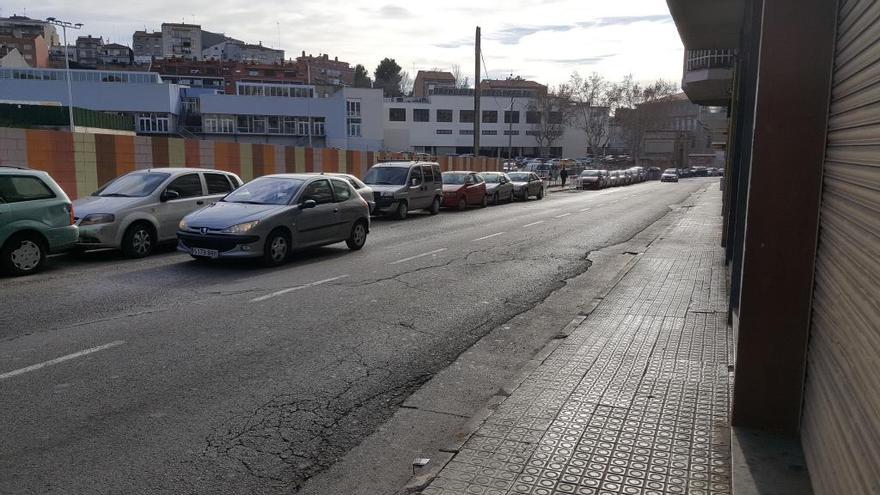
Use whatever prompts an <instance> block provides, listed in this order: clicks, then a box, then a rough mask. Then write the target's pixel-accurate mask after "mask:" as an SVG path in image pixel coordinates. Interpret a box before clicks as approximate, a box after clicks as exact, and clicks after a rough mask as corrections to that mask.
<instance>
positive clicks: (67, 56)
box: [46, 17, 82, 133]
mask: <svg viewBox="0 0 880 495" xmlns="http://www.w3.org/2000/svg"><path fill="white" fill-rule="evenodd" d="M46 22H48V23H49V24H52V25H55V26H58V27H60V28H61V33H62V35H63V36H64V76H65V79H67V116H68V118H69V119H70V122H69V124H70V132H71V133H73V132H76V127H74V121H73V91H72V90H71V89H70V54H69V53H67V51H68V49H69V48H68V46H67V28H70V29H79V28H81V27H82V23H81V22H77V23H75V24H74V23H72V22H67V21H61V20H58V19H56V18H54V17H47V18H46Z"/></svg>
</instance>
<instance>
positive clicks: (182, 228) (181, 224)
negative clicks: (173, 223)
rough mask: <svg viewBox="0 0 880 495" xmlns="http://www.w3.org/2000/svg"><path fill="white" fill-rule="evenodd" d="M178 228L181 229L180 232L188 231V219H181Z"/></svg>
mask: <svg viewBox="0 0 880 495" xmlns="http://www.w3.org/2000/svg"><path fill="white" fill-rule="evenodd" d="M177 228H178V229H180V230H186V229H187V225H186V219H185V218H181V219H180V223H178V224H177Z"/></svg>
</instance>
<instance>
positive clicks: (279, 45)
mask: <svg viewBox="0 0 880 495" xmlns="http://www.w3.org/2000/svg"><path fill="white" fill-rule="evenodd" d="M275 29H276V30H277V31H278V45H276V47H275V48H277V49H279V50H280V49H281V23H280V22H278V20H276V21H275ZM282 62H283V60H282Z"/></svg>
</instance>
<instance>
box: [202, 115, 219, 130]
mask: <svg viewBox="0 0 880 495" xmlns="http://www.w3.org/2000/svg"><path fill="white" fill-rule="evenodd" d="M202 127H203V128H204V132H208V133H214V132H217V130H218V127H217V119H213V118H211V119H208V118H205V119H202Z"/></svg>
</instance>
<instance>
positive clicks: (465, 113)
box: [458, 110, 474, 123]
mask: <svg viewBox="0 0 880 495" xmlns="http://www.w3.org/2000/svg"><path fill="white" fill-rule="evenodd" d="M458 121H459V122H463V123H473V122H474V111H473V110H459V111H458Z"/></svg>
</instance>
